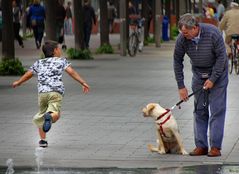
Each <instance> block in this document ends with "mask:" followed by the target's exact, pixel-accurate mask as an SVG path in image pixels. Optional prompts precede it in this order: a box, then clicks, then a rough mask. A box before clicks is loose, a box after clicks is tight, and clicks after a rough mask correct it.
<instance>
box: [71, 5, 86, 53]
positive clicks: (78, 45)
mask: <svg viewBox="0 0 239 174" xmlns="http://www.w3.org/2000/svg"><path fill="white" fill-rule="evenodd" d="M73 2H74V16H75V22H74V24H75V25H74V26H75V28H74V31H75V49H77V50H80V49H84V48H85V45H84V32H83V27H84V26H83V25H84V24H83V15H84V14H83V9H82V1H81V0H74V1H73Z"/></svg>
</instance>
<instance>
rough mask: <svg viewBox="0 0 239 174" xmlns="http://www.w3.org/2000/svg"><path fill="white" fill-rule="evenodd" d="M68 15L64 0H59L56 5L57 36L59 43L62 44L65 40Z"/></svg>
mask: <svg viewBox="0 0 239 174" xmlns="http://www.w3.org/2000/svg"><path fill="white" fill-rule="evenodd" d="M65 17H66V10H65V8H64V6H63V0H58V3H57V5H56V38H57V41H58V43H60V44H62V43H63V41H64V21H65Z"/></svg>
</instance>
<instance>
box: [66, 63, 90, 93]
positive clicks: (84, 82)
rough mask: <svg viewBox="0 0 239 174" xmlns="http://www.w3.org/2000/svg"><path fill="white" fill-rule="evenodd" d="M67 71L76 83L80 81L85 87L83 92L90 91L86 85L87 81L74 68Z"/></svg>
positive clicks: (69, 67)
mask: <svg viewBox="0 0 239 174" xmlns="http://www.w3.org/2000/svg"><path fill="white" fill-rule="evenodd" d="M65 71H66V72H67V73H68V74H69V75H70V76H71V77H72V78H73V79H75V80H76V81H78V82H79V83H80V84H81V85H82V87H83V92H84V93H87V92H89V90H90V87H89V85H88V84H87V83H86V81H85V80H84V79H83V78H82V77H81V76H80V75H79V74H78V73H77V72H76V71H75V70H74V69H73V68H72V66H68V67H67V68H66V69H65Z"/></svg>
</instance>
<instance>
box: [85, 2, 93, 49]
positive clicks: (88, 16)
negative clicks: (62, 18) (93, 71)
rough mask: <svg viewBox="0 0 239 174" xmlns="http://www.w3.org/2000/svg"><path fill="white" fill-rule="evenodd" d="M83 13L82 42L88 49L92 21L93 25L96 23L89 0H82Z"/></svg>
mask: <svg viewBox="0 0 239 174" xmlns="http://www.w3.org/2000/svg"><path fill="white" fill-rule="evenodd" d="M83 14H84V42H85V48H86V49H88V48H89V42H90V35H91V30H92V23H94V25H95V24H96V16H95V10H94V8H93V7H92V6H91V5H90V2H89V0H84V6H83Z"/></svg>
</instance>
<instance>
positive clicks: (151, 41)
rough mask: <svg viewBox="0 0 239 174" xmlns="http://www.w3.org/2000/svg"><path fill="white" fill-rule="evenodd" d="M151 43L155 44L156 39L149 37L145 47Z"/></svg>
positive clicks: (145, 41)
mask: <svg viewBox="0 0 239 174" xmlns="http://www.w3.org/2000/svg"><path fill="white" fill-rule="evenodd" d="M150 43H155V38H154V37H150V36H149V37H147V38H146V39H145V40H144V45H148V44H150Z"/></svg>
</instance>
